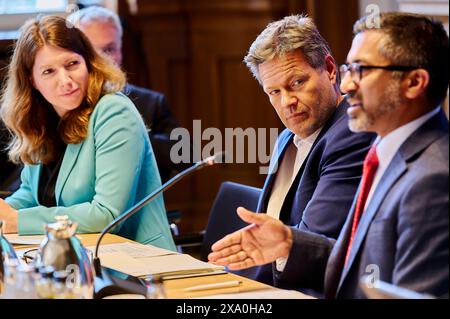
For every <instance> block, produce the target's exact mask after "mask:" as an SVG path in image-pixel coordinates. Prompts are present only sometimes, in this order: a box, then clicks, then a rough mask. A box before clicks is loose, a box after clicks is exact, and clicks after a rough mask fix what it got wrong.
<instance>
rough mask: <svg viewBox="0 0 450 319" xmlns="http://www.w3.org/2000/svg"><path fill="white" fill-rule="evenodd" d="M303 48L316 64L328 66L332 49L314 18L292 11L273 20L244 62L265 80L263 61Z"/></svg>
mask: <svg viewBox="0 0 450 319" xmlns="http://www.w3.org/2000/svg"><path fill="white" fill-rule="evenodd" d="M295 50H300V52H301V53H302V54H303V55H304V56H305V58H306V60H307V62H308V63H309V65H311V66H312V67H313V68H316V69H317V68H324V67H325V57H326V56H327V55H328V54H330V55H331V49H330V46H329V45H328V43H327V41H325V39H324V38H323V37H322V35H321V34H320V33H319V30H317V27H316V26H315V24H314V22H313V21H312V19H310V18H308V17H307V16H304V15H292V16H288V17H285V18H283V19H281V20H279V21H275V22H272V23H270V24H269V25H268V26H267V27H266V28H265V29H264V30H263V31H262V32H261V34H260V35H258V37H257V38H256V40H255V41H254V42H253V44H252V45H251V46H250V49H249V51H248V53H247V55H246V57H245V58H244V62H245V63H246V65H247V67H248V68H249V69H250V71H251V72H252V74H253V76H254V77H255V78H256V79H257V80H258V81H259V82H260V83H261V79H260V76H259V65H260V64H262V63H264V62H266V61H269V60H272V59H273V58H275V57H278V56H283V55H285V54H287V53H290V52H293V51H295Z"/></svg>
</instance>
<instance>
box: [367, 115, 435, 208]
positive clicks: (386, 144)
mask: <svg viewBox="0 0 450 319" xmlns="http://www.w3.org/2000/svg"><path fill="white" fill-rule="evenodd" d="M439 111H440V107H437V108H435V109H434V110H432V111H430V112H428V113H426V114H424V115H422V116H421V117H419V118H417V119H415V120H414V121H411V122H409V123H407V124H405V125H403V126H400V127H399V128H397V129H395V130H393V131H392V132H390V133H389V134H388V135H386V136H385V137H383V138H381V137H379V136H378V137H377V139H376V140H375V142H374V144H376V145H377V156H378V161H379V164H378V169H377V172H376V173H375V177H374V180H373V184H372V187H371V188H370V192H369V195H368V196H367V200H366V205H365V206H364V210H365V209H366V208H367V205H368V203H369V202H370V200H371V199H372V196H373V193H374V192H375V189H376V188H377V186H378V184H379V183H380V180H381V177H382V176H383V174H384V172H385V171H386V169H387V167H388V166H389V164H390V163H391V161H392V159H393V158H394V155H395V153H397V151H398V149H399V148H400V146H402V144H403V143H404V142H405V141H406V139H407V138H408V137H409V136H411V134H412V133H414V132H415V131H416V130H417V129H418V128H419V127H420V126H421V125H422V124H423V123H425V122H426V121H428V120H429V119H430V118H432V117H433V116H434V115H436V114H438V113H439Z"/></svg>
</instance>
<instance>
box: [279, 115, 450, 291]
mask: <svg viewBox="0 0 450 319" xmlns="http://www.w3.org/2000/svg"><path fill="white" fill-rule="evenodd" d="M448 151H449V140H448V121H447V119H446V117H445V115H444V113H443V112H442V111H441V112H440V113H439V114H438V115H436V116H434V117H433V118H431V119H430V120H428V121H427V122H426V123H424V124H423V125H422V126H421V127H420V128H419V129H418V130H417V131H415V132H414V133H413V134H412V135H411V136H410V137H409V138H408V139H407V140H406V141H405V142H404V143H403V144H402V146H401V147H400V149H399V150H398V152H397V153H396V154H395V156H394V158H393V159H392V161H391V163H390V164H389V166H388V168H387V169H386V171H385V173H384V174H383V177H382V179H381V180H380V183H379V184H378V187H377V189H376V191H375V192H374V194H373V197H372V199H371V201H370V202H369V203H368V206H367V208H366V211H365V212H364V214H363V215H362V216H361V220H360V224H359V226H358V229H357V232H356V235H355V238H354V242H353V245H352V250H351V252H350V256H349V261H348V263H347V265H346V266H345V267H344V259H345V254H346V250H347V246H348V241H349V237H350V232H351V224H352V220H353V212H354V206H355V204H353V205H352V208H351V210H350V212H351V213H350V214H349V215H348V218H347V221H346V223H345V225H344V227H343V229H342V232H341V233H340V235H339V238H338V240H337V241H336V242H335V240H333V239H330V238H326V237H325V236H319V235H317V234H312V233H309V232H306V231H303V230H299V229H296V230H295V231H294V232H293V233H294V245H293V247H292V250H291V253H290V255H289V258H288V261H287V264H286V267H285V269H284V271H283V272H282V273H278V272H277V274H276V278H277V279H276V280H281V281H289V282H291V283H296V284H304V283H305V282H306V283H307V284H309V285H314V286H315V287H321V286H322V285H323V283H325V296H326V297H327V298H335V297H337V298H364V297H365V295H364V293H363V292H362V290H361V289H360V287H359V286H358V284H359V280H360V278H361V277H362V276H363V275H369V276H375V277H378V279H380V280H382V281H386V282H389V283H392V284H394V285H398V286H402V287H405V288H408V289H411V290H414V291H418V292H422V293H429V294H432V295H435V296H443V295H447V296H448V289H449V288H448V284H449V266H448V257H449V245H448V239H449V231H448V229H449V228H448V227H449V213H448V208H449V207H448V202H449V199H448V197H449V196H448V193H449V183H448V181H449V153H448ZM355 198H356V196H355Z"/></svg>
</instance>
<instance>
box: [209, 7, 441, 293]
mask: <svg viewBox="0 0 450 319" xmlns="http://www.w3.org/2000/svg"><path fill="white" fill-rule="evenodd" d="M366 19H367V18H362V19H361V20H360V21H357V22H356V24H355V26H354V32H355V37H354V39H353V44H352V47H351V50H350V52H349V54H348V57H347V59H348V64H345V65H343V66H342V67H341V68H340V70H341V77H342V83H341V90H342V91H344V92H346V93H347V97H346V98H347V100H348V102H349V103H350V107H349V108H348V110H347V113H348V115H349V117H350V120H349V127H350V129H351V130H352V131H354V132H367V131H369V132H376V133H377V134H378V137H377V139H376V140H375V142H374V144H373V146H372V147H371V149H370V151H369V153H368V155H367V156H366V159H365V161H364V168H363V178H362V181H361V185H360V187H359V190H358V193H357V194H356V197H355V201H354V204H353V206H352V208H351V209H350V213H349V215H348V218H347V221H346V223H345V225H344V227H343V229H342V231H341V233H340V235H339V238H338V239H337V241H335V240H333V239H330V238H326V237H324V236H318V235H316V234H312V233H308V232H306V231H303V230H299V229H294V228H290V227H287V226H285V225H283V224H281V223H280V222H279V221H277V220H274V219H272V218H270V217H269V216H263V215H255V214H252V213H251V212H249V211H247V210H245V209H242V208H239V209H238V213H239V215H240V216H241V218H242V219H243V220H245V221H246V222H248V223H252V224H253V225H251V226H249V227H247V228H245V229H243V230H241V231H238V232H235V233H233V234H230V235H228V236H227V237H225V238H224V239H222V240H221V241H219V242H217V243H216V244H214V245H213V247H212V249H213V253H211V254H210V256H209V258H210V260H211V261H213V262H216V263H219V264H223V265H228V266H229V268H230V269H242V268H246V267H249V266H254V265H255V264H264V263H268V262H272V261H274V260H275V259H276V258H280V257H284V258H287V262H286V265H285V268H284V270H283V271H282V272H277V273H276V278H277V280H285V281H286V280H287V281H290V282H293V283H301V282H305V281H306V282H309V283H311V284H312V285H313V286H315V287H321V286H322V285H324V291H325V296H326V297H328V298H336V297H337V298H364V297H365V294H364V293H363V291H362V290H361V288H360V281H361V278H363V277H364V276H368V277H367V278H369V279H370V280H371V281H372V283H374V282H376V280H381V281H385V282H388V283H392V284H394V285H398V286H401V287H405V288H408V289H411V290H414V291H417V292H421V293H427V294H432V295H434V296H437V297H447V298H448V289H449V288H448V284H449V266H448V257H449V245H448V239H449V238H448V237H449V232H448V227H449V214H448V201H449V199H448V197H449V196H448V193H449V178H448V177H449V154H448V151H449V140H448V120H447V119H446V117H445V115H444V113H443V111H442V109H441V107H440V106H439V104H440V103H442V101H443V100H444V98H445V96H446V92H447V89H448V36H447V34H446V32H445V30H444V28H443V26H442V24H441V23H439V22H436V21H434V20H431V19H429V18H426V17H423V16H419V15H413V14H405V13H386V14H382V15H381V16H380V28H378V29H371V28H368V27H367V25H368V24H367V23H366V22H367V20H366ZM358 134H359V133H358ZM269 234H270V236H269ZM374 287H376V286H374Z"/></svg>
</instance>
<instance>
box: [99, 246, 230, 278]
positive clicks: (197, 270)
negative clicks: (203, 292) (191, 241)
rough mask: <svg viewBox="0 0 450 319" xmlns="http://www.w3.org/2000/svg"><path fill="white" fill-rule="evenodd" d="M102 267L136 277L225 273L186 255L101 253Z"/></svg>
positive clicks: (218, 267) (220, 268) (219, 268)
mask: <svg viewBox="0 0 450 319" xmlns="http://www.w3.org/2000/svg"><path fill="white" fill-rule="evenodd" d="M100 261H101V263H102V266H105V267H109V268H112V269H115V270H118V271H121V272H124V273H127V274H130V275H133V276H136V277H140V276H146V275H161V276H163V277H164V278H166V277H177V278H180V277H183V276H187V277H191V276H194V275H198V276H201V275H208V274H211V273H212V272H214V273H217V272H218V271H223V269H224V267H223V266H216V265H213V264H209V263H206V262H203V261H200V260H197V259H195V258H193V257H191V256H189V255H185V254H177V253H174V254H171V255H160V256H153V257H143V258H133V257H131V256H130V255H128V254H126V253H124V252H121V251H115V252H105V253H100Z"/></svg>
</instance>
